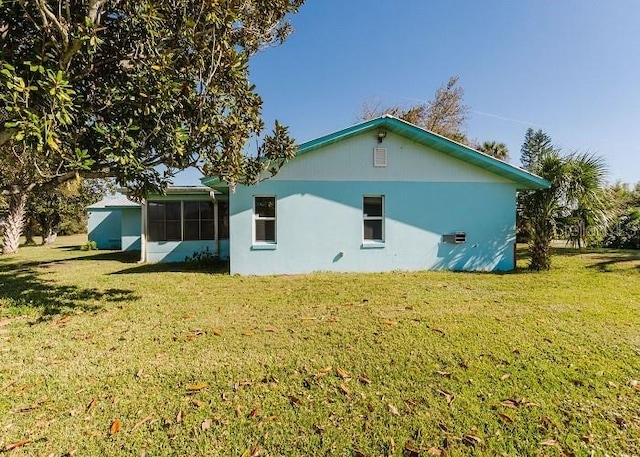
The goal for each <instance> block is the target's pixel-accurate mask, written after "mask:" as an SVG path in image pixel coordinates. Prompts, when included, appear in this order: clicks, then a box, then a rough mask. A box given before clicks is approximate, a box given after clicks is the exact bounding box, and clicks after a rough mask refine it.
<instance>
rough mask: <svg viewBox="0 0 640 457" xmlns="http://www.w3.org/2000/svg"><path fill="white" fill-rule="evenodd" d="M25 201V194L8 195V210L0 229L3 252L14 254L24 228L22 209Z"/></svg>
mask: <svg viewBox="0 0 640 457" xmlns="http://www.w3.org/2000/svg"><path fill="white" fill-rule="evenodd" d="M26 202H27V196H26V195H25V194H18V195H12V196H11V197H9V211H8V212H7V215H6V217H5V218H4V220H3V221H2V224H1V226H2V227H1V229H2V236H3V238H4V242H3V245H2V253H3V254H16V253H17V252H18V247H19V246H20V235H21V234H22V229H23V228H24V222H25V221H24V219H25V218H24V215H25V214H24V209H25V203H26Z"/></svg>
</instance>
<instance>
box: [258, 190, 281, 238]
mask: <svg viewBox="0 0 640 457" xmlns="http://www.w3.org/2000/svg"><path fill="white" fill-rule="evenodd" d="M253 241H254V242H255V243H266V244H275V243H276V197H274V196H255V197H253Z"/></svg>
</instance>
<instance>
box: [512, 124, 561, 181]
mask: <svg viewBox="0 0 640 457" xmlns="http://www.w3.org/2000/svg"><path fill="white" fill-rule="evenodd" d="M553 149H554V148H553V145H552V144H551V138H550V137H549V135H547V134H546V133H544V132H543V131H542V130H537V131H536V130H533V129H532V128H529V129H527V132H526V133H525V135H524V143H523V144H522V148H521V149H520V163H522V167H523V168H524V169H525V170H529V171H533V170H534V169H536V167H538V161H539V160H540V159H541V158H542V157H544V156H545V155H546V154H548V153H551V152H552V151H553Z"/></svg>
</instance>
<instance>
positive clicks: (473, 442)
mask: <svg viewBox="0 0 640 457" xmlns="http://www.w3.org/2000/svg"><path fill="white" fill-rule="evenodd" d="M462 442H463V443H464V444H466V445H467V446H477V445H478V444H482V438H480V437H479V436H477V435H465V436H464V437H462Z"/></svg>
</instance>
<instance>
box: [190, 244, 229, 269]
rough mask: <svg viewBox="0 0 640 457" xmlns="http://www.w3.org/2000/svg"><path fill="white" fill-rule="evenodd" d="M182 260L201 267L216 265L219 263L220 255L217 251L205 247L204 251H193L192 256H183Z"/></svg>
mask: <svg viewBox="0 0 640 457" xmlns="http://www.w3.org/2000/svg"><path fill="white" fill-rule="evenodd" d="M184 261H185V262H186V263H190V264H194V265H197V266H203V267H205V266H217V265H219V264H220V256H219V255H218V254H217V253H213V252H211V251H209V248H206V249H205V250H204V251H198V252H194V253H193V255H192V256H187V257H185V259H184Z"/></svg>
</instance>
